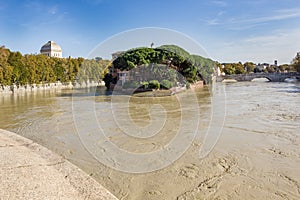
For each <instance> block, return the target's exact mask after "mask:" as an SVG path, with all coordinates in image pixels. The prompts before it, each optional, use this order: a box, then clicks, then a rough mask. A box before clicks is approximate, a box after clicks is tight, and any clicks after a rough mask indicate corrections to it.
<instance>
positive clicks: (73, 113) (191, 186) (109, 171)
mask: <svg viewBox="0 0 300 200" xmlns="http://www.w3.org/2000/svg"><path fill="white" fill-rule="evenodd" d="M216 84H217V86H218V87H219V88H222V91H221V92H222V94H221V95H223V97H224V98H216V99H215V98H213V97H214V96H218V94H216V93H217V92H220V91H214V90H212V89H211V88H209V87H204V88H203V89H198V90H196V91H195V93H192V92H191V91H186V92H183V93H180V94H177V95H174V96H169V97H130V96H122V95H115V96H114V95H113V96H112V95H106V92H105V89H104V88H100V89H99V88H98V89H95V88H90V89H80V90H79V89H78V90H61V91H59V90H48V91H39V92H38V91H37V92H35V93H24V94H14V95H5V96H0V128H1V129H6V130H9V131H13V132H16V133H17V134H20V135H22V136H24V137H27V138H30V139H32V140H33V141H35V142H37V143H39V144H41V145H43V146H45V147H47V148H49V149H50V150H52V151H54V152H56V153H58V154H59V155H62V156H64V157H65V158H66V159H68V160H69V161H70V162H72V163H73V164H75V165H77V166H78V167H79V168H81V169H83V170H84V171H85V172H87V173H88V174H90V175H91V176H92V177H93V178H94V179H96V180H97V181H98V182H100V183H101V184H102V185H103V186H105V187H106V188H107V189H108V190H109V191H111V192H112V193H113V194H114V195H115V196H117V197H118V198H119V199H241V198H243V199H271V198H272V199H300V167H299V166H300V149H299V145H300V84H299V83H271V82H238V83H216ZM124 98H125V99H124ZM195 105H197V106H195ZM218 111H219V112H218ZM215 126H218V127H217V129H216V130H215V131H216V132H215V133H214V132H213V131H212V134H216V135H215V136H212V137H211V140H212V141H207V140H206V139H207V138H210V137H209V136H207V133H209V130H213V129H214V128H216V127H215ZM98 132H101V133H102V134H104V133H105V137H104V136H103V135H101V134H97V133H98ZM130 134H134V135H130ZM174 138H175V139H174ZM207 142H208V143H209V142H211V145H208V146H209V147H211V148H212V149H210V150H211V151H209V152H208V155H205V156H204V157H201V155H199V151H200V150H201V147H203V146H204V145H205V143H207ZM170 143H173V144H174V145H173V146H172V145H170V146H167V144H170ZM112 144H113V145H112ZM120 149H121V150H122V151H119V150H120ZM153 152H155V153H157V155H155V153H153ZM152 153H153V154H152ZM138 154H139V155H144V157H142V156H140V157H139V155H138ZM145 155H146V157H145Z"/></svg>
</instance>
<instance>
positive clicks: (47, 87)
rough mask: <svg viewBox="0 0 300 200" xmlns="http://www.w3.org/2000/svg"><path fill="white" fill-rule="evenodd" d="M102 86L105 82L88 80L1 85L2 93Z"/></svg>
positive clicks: (0, 90)
mask: <svg viewBox="0 0 300 200" xmlns="http://www.w3.org/2000/svg"><path fill="white" fill-rule="evenodd" d="M100 85H101V86H102V85H104V82H99V83H98V82H94V81H91V82H88V83H81V84H80V83H77V82H75V83H71V82H69V83H61V82H59V81H58V82H56V83H43V84H32V85H29V84H27V85H22V86H18V85H15V84H14V85H8V86H1V85H0V95H5V94H19V93H25V92H36V91H42V90H51V89H58V90H60V89H74V88H87V87H95V86H100Z"/></svg>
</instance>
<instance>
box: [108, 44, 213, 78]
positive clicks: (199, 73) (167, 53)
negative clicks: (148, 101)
mask: <svg viewBox="0 0 300 200" xmlns="http://www.w3.org/2000/svg"><path fill="white" fill-rule="evenodd" d="M151 64H162V65H166V66H169V67H171V68H173V69H175V70H176V71H178V72H179V73H180V74H182V75H183V76H184V77H185V78H186V80H187V81H188V82H190V83H193V82H195V81H197V80H204V81H205V82H206V83H210V81H211V74H212V73H213V72H214V70H213V68H214V66H215V62H214V61H212V60H210V59H207V58H203V57H201V56H198V55H190V54H189V53H188V52H187V51H185V50H184V49H182V48H180V47H178V46H175V45H163V46H160V47H158V48H147V47H141V48H136V49H131V50H128V51H126V52H123V53H122V54H121V55H120V56H119V57H118V58H116V59H115V60H114V61H113V63H112V66H113V67H114V68H115V69H120V70H121V71H123V70H132V69H135V68H137V67H138V66H141V65H149V66H150V67H151ZM161 73H163V72H161ZM161 73H160V74H161ZM157 76H159V73H157Z"/></svg>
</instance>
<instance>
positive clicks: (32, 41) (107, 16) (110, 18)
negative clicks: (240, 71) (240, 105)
mask: <svg viewBox="0 0 300 200" xmlns="http://www.w3.org/2000/svg"><path fill="white" fill-rule="evenodd" d="M143 27H159V28H166V29H171V30H175V31H178V32H180V33H183V34H185V35H187V36H189V37H190V38H192V39H193V40H195V41H196V42H198V43H199V44H200V45H201V46H202V47H203V48H204V49H205V51H206V52H207V55H204V56H209V57H211V58H212V59H214V60H217V61H219V62H239V61H241V62H245V61H253V62H256V63H259V62H269V63H272V62H273V61H274V60H275V59H276V60H278V62H279V63H280V64H281V63H289V62H290V61H291V60H292V59H293V57H294V56H295V55H296V52H298V51H300V0H240V1H235V0H205V1H204V0H185V1H179V0H74V1H58V0H57V1H56V0H51V1H38V0H34V1H29V0H28V1H26V0H25V1H16V0H10V1H7V0H5V1H4V0H0V45H5V46H6V47H8V48H10V49H11V50H13V51H20V52H21V53H23V54H31V53H38V52H39V50H40V47H41V46H42V45H43V44H44V43H46V42H47V41H48V40H54V41H56V42H57V43H58V44H60V45H61V46H62V48H63V56H65V57H67V56H72V57H78V56H81V57H88V56H89V55H90V52H91V51H92V50H93V49H95V47H96V46H97V45H98V44H100V43H101V42H103V41H105V40H106V39H107V38H111V37H112V36H113V35H115V34H119V33H121V32H124V31H127V30H132V29H136V28H143ZM159 35H160V34H159V33H157V34H155V33H154V34H152V35H147V40H144V41H145V44H142V45H143V46H149V45H150V43H149V41H151V37H153V42H154V43H155V44H158V43H159V44H160V43H161V42H162V41H160V42H158V43H156V39H155V37H157V36H159ZM136 38H138V37H136ZM140 40H142V38H140ZM123 41H124V42H122V40H119V43H118V47H116V49H112V50H111V51H114V50H126V49H127V48H129V47H131V46H130V45H129V46H128V44H125V43H126V39H124V40H123ZM138 44H141V43H138ZM187 50H188V51H190V52H191V53H197V50H195V49H187ZM99 53H101V52H99ZM99 56H101V57H104V58H105V57H107V55H106V54H105V55H104V54H103V55H99Z"/></svg>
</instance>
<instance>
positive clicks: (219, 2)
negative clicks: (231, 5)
mask: <svg viewBox="0 0 300 200" xmlns="http://www.w3.org/2000/svg"><path fill="white" fill-rule="evenodd" d="M212 4H214V5H216V6H219V7H226V6H227V5H228V4H227V2H226V1H222V0H215V1H212Z"/></svg>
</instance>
